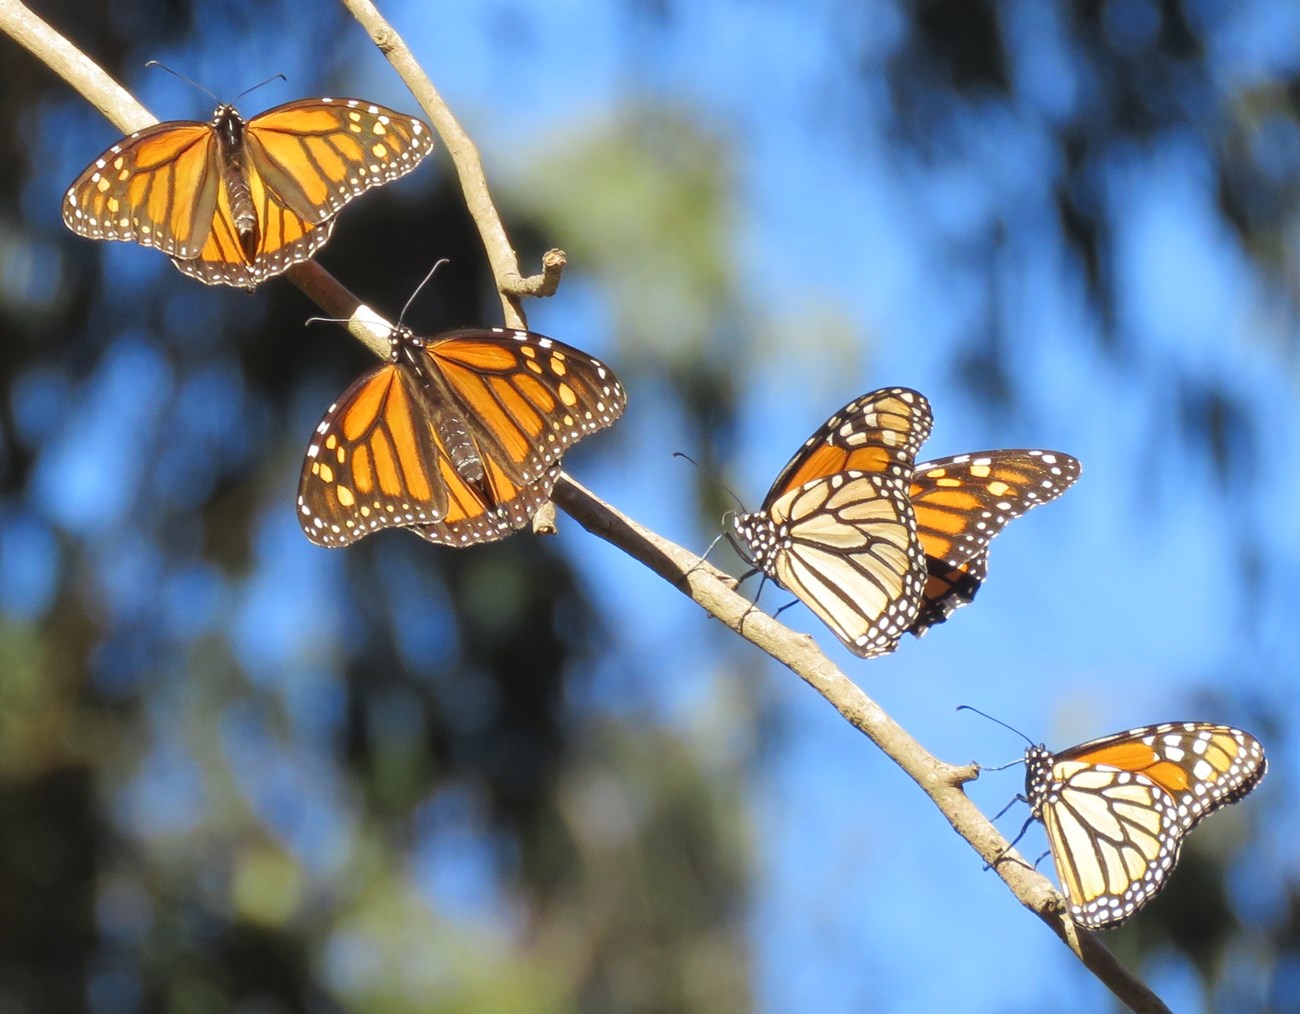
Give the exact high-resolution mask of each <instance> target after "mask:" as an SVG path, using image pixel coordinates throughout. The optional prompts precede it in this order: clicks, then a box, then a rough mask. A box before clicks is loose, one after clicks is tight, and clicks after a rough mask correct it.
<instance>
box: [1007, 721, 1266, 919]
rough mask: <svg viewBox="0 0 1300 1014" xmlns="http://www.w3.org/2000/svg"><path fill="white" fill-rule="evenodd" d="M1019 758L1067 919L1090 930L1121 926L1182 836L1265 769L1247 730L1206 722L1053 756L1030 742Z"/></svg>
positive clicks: (1137, 733) (1159, 878) (1149, 892)
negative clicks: (1065, 900) (1066, 903)
mask: <svg viewBox="0 0 1300 1014" xmlns="http://www.w3.org/2000/svg"><path fill="white" fill-rule="evenodd" d="M1026 759H1027V771H1026V789H1027V793H1026V794H1027V797H1028V799H1029V802H1030V805H1031V806H1032V808H1033V812H1034V815H1035V816H1036V817H1038V818H1039V819H1041V820H1042V822H1043V825H1044V827H1045V829H1046V831H1047V840H1048V844H1049V846H1050V847H1051V851H1052V857H1053V861H1054V862H1055V864H1056V869H1057V875H1058V876H1059V878H1060V880H1061V886H1062V888H1063V889H1064V891H1065V893H1066V896H1067V897H1068V899H1069V902H1070V912H1071V916H1072V917H1073V918H1074V920H1075V921H1076V922H1078V923H1079V924H1080V925H1082V926H1086V927H1088V928H1090V929H1102V928H1105V927H1107V926H1113V925H1117V924H1118V923H1120V922H1123V921H1124V920H1125V919H1127V918H1128V917H1129V916H1130V915H1132V914H1133V913H1134V912H1136V911H1137V910H1138V909H1139V908H1141V907H1142V906H1143V905H1145V904H1146V903H1147V902H1148V901H1150V900H1151V898H1153V897H1154V896H1155V895H1156V894H1157V893H1159V891H1160V890H1161V888H1162V887H1163V885H1164V882H1165V879H1166V877H1167V876H1168V874H1169V872H1170V871H1171V870H1172V869H1173V867H1174V865H1175V864H1176V863H1177V861H1178V853H1179V849H1180V848H1181V845H1182V839H1183V836H1184V835H1186V834H1187V832H1188V831H1190V830H1191V829H1192V827H1194V826H1195V825H1196V824H1197V822H1198V821H1200V820H1201V819H1202V818H1203V817H1205V816H1206V815H1208V814H1210V813H1212V812H1213V811H1214V810H1216V809H1218V808H1219V807H1221V806H1223V805H1225V804H1227V803H1231V802H1235V801H1236V800H1238V799H1240V798H1241V797H1242V796H1244V795H1246V794H1247V793H1248V792H1250V791H1251V790H1252V789H1253V788H1254V787H1255V786H1256V785H1257V784H1258V783H1259V780H1260V779H1261V778H1262V777H1263V776H1264V772H1265V770H1266V768H1267V763H1266V761H1265V758H1264V750H1263V747H1262V746H1261V745H1260V743H1259V741H1258V740H1256V739H1255V738H1254V737H1253V736H1251V735H1250V734H1248V733H1245V732H1242V731H1241V730H1240V729H1233V728H1231V727H1229V726H1224V725H1210V724H1207V723H1203V722H1169V723H1164V724H1162V725H1153V726H1145V727H1143V728H1139V729H1131V730H1129V731H1127V732H1122V733H1117V734H1116V735H1113V736H1107V737H1104V738H1102V739H1098V740H1092V741H1090V742H1088V743H1083V744H1080V745H1079V746H1076V747H1072V748H1070V749H1069V750H1065V751H1062V752H1061V753H1059V754H1051V753H1049V752H1048V751H1047V750H1045V749H1044V748H1043V747H1041V746H1039V747H1033V748H1031V749H1030V751H1029V752H1028V754H1027V758H1026Z"/></svg>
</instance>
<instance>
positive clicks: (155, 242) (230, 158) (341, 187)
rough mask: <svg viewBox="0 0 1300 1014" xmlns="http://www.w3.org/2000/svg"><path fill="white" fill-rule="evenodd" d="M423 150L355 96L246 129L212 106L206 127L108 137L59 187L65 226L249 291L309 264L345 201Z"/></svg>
mask: <svg viewBox="0 0 1300 1014" xmlns="http://www.w3.org/2000/svg"><path fill="white" fill-rule="evenodd" d="M432 150H433V136H432V134H431V132H430V130H429V127H428V126H427V125H426V124H425V123H423V122H421V121H420V120H417V119H415V118H414V117H411V116H405V115H403V114H402V113H397V112H394V111H393V110H391V109H387V108H385V107H383V106H379V105H375V104H374V103H373V102H366V101H364V100H362V99H344V98H322V99H303V100H301V101H298V102H289V103H286V104H285V105H282V106H277V107H276V108H274V109H269V110H267V111H266V112H264V113H260V114H258V115H257V116H254V117H252V118H251V119H250V120H248V121H247V122H245V121H244V119H243V118H242V117H241V116H240V115H239V113H238V112H237V111H236V110H235V108H234V106H230V105H221V106H218V107H217V110H216V112H215V113H214V114H213V117H212V120H211V122H209V123H202V122H199V121H196V120H172V121H169V122H166V123H156V124H154V125H153V126H151V127H146V128H145V129H144V130H139V131H136V132H135V133H134V134H132V135H131V136H130V137H126V138H123V139H122V140H120V141H118V142H117V143H116V144H114V145H113V146H112V147H110V148H109V149H108V150H107V151H105V152H104V153H103V154H102V155H100V156H99V157H98V158H97V159H95V160H94V161H93V162H92V163H91V164H90V165H89V166H87V167H86V169H85V170H84V171H83V172H82V173H81V175H80V176H78V177H77V179H76V181H75V182H73V184H72V186H71V187H69V188H68V192H67V195H66V196H65V197H64V200H63V220H64V222H65V223H66V224H67V226H68V228H70V229H72V230H73V232H76V233H79V234H80V235H82V236H87V237H89V238H91V239H113V240H129V241H132V242H135V243H140V244H141V245H143V246H149V247H155V248H157V249H159V250H161V251H163V252H164V253H166V254H168V255H170V256H171V258H172V261H173V263H175V265H176V266H177V267H178V268H180V270H181V271H183V272H185V273H186V274H187V275H190V276H192V277H194V278H197V279H198V280H199V281H201V282H206V283H207V284H210V285H211V284H223V285H239V286H243V287H244V288H249V289H251V288H253V287H254V286H256V285H257V284H258V283H260V282H262V281H263V280H264V279H266V278H268V277H270V276H272V275H275V274H279V273H280V272H282V271H284V270H285V269H286V268H288V267H290V266H291V265H294V264H297V263H300V262H301V261H305V260H307V259H308V258H310V257H311V256H312V254H314V253H315V252H316V251H317V250H318V249H319V248H320V247H321V245H322V244H323V243H324V242H325V241H326V240H327V239H329V236H330V232H331V230H332V229H333V228H334V216H335V215H336V214H337V213H338V212H339V210H340V209H341V208H342V207H343V206H344V205H345V204H347V202H348V201H350V200H352V199H353V198H354V197H357V196H359V195H360V194H362V193H364V192H365V191H367V190H369V189H370V188H371V187H376V186H379V185H380V184H382V183H387V182H388V181H389V180H393V179H396V178H397V177H399V176H402V175H404V174H406V173H408V172H410V171H411V170H412V169H414V168H415V167H416V166H417V165H418V164H419V162H420V160H421V159H423V158H424V156H425V155H427V154H429V152H430V151H432Z"/></svg>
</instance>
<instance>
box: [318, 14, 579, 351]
mask: <svg viewBox="0 0 1300 1014" xmlns="http://www.w3.org/2000/svg"><path fill="white" fill-rule="evenodd" d="M343 6H345V7H346V8H347V9H348V10H349V11H350V12H351V13H352V16H353V17H354V18H356V19H357V21H358V22H360V23H361V26H362V27H363V28H365V30H366V31H367V32H368V33H369V35H370V38H371V40H372V41H373V42H374V44H375V45H376V46H377V47H378V48H379V51H380V52H381V53H383V54H384V56H385V57H386V58H387V60H388V62H389V63H391V64H392V65H393V69H394V70H396V71H397V73H398V75H399V76H400V77H401V79H402V80H403V81H404V82H406V87H407V88H409V89H410V90H411V94H412V95H414V96H415V100H416V101H417V102H419V103H420V107H421V108H422V109H423V110H424V112H425V114H426V115H427V116H428V117H429V120H430V122H432V124H433V127H434V129H435V130H436V131H438V136H439V137H440V138H442V143H443V144H444V145H446V147H447V152H448V154H449V155H451V160H452V162H454V163H455V165H456V174H457V176H458V177H459V178H460V186H461V190H462V192H463V193H464V195H465V206H466V207H467V208H468V209H469V213H470V215H471V216H472V217H473V219H474V223H475V225H477V226H478V231H479V236H481V237H482V240H483V249H484V250H485V251H486V252H487V257H488V262H489V263H490V264H491V265H492V274H493V276H494V277H495V279H496V284H497V291H498V293H499V294H500V296H501V309H502V312H503V314H504V315H505V321H506V325H507V326H508V327H527V326H528V318H527V315H526V314H525V313H524V307H523V300H524V297H525V296H549V295H551V294H553V293H554V292H555V289H556V287H557V286H558V285H559V284H560V275H561V274H562V273H563V271H564V264H565V256H564V252H563V251H562V250H550V251H548V252H547V254H546V255H545V256H544V257H543V258H542V273H541V274H538V275H530V276H528V277H525V276H523V275H521V274H520V273H519V257H518V255H517V254H516V253H515V248H514V247H513V246H511V245H510V237H509V236H507V235H506V230H505V227H504V226H502V224H501V216H500V215H498V214H497V209H496V205H494V204H493V203H492V195H491V194H490V192H489V191H488V185H487V177H486V176H485V175H484V172H483V160H482V158H481V157H480V156H479V152H478V147H477V146H476V145H475V144H474V142H473V141H472V140H471V139H470V136H469V134H467V133H466V132H465V128H464V127H462V126H461V125H460V121H459V120H457V119H456V117H455V116H454V115H453V114H452V111H451V109H450V108H449V107H448V106H447V103H446V102H444V101H443V98H442V96H441V95H440V94H439V93H438V89H437V88H435V87H434V86H433V82H432V81H430V80H429V78H428V75H426V74H425V73H424V69H423V68H422V67H421V66H420V64H419V62H418V61H417V60H416V59H415V57H414V56H412V55H411V51H410V50H409V49H408V48H407V46H406V43H405V42H403V41H402V37H401V36H400V35H398V34H397V32H396V30H395V29H394V28H393V26H392V25H390V24H389V23H388V22H387V21H385V20H384V17H383V15H381V14H380V13H379V10H378V9H377V8H376V7H375V5H374V4H373V3H371V2H370V0H343Z"/></svg>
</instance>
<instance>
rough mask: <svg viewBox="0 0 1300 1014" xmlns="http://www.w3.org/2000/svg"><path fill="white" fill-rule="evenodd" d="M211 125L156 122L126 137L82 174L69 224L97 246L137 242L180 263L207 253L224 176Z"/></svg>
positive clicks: (69, 203) (66, 216)
mask: <svg viewBox="0 0 1300 1014" xmlns="http://www.w3.org/2000/svg"><path fill="white" fill-rule="evenodd" d="M212 136H213V135H212V126H211V124H208V123H197V122H189V121H181V120H178V121H173V122H171V123H155V124H154V125H153V126H151V127H146V128H145V129H144V130H138V131H136V132H135V133H134V134H132V135H131V136H130V137H124V138H123V139H122V140H120V141H118V142H117V143H116V144H115V145H113V146H112V147H111V148H109V149H108V150H107V151H105V152H104V153H103V154H102V155H100V156H99V158H97V159H95V161H94V162H92V163H91V164H90V165H89V166H87V167H86V168H85V170H83V171H82V173H81V175H80V176H78V177H77V179H76V180H75V181H74V182H73V184H72V186H71V187H69V188H68V192H67V194H66V195H65V197H64V199H63V221H64V223H65V224H66V225H67V226H68V228H69V229H71V230H72V231H73V232H75V233H77V234H79V235H81V236H86V237H88V238H90V239H109V240H129V241H132V242H135V243H139V244H141V245H142V246H151V247H156V248H157V249H159V250H162V251H163V252H164V253H168V254H172V255H174V256H178V257H193V256H194V255H195V254H196V253H197V252H198V251H199V249H200V248H201V247H202V245H203V242H204V239H205V238H206V236H207V232H208V227H209V225H210V224H211V221H212V215H213V212H214V210H215V208H216V201H217V191H218V190H219V189H220V180H219V176H220V170H219V168H218V166H217V163H216V146H215V145H214V144H212V143H211V141H212Z"/></svg>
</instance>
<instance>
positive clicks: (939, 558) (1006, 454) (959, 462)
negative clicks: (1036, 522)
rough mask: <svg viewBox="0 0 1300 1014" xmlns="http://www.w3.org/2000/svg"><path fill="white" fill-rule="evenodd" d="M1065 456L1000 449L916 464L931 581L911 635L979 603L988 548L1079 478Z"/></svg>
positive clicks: (919, 522)
mask: <svg viewBox="0 0 1300 1014" xmlns="http://www.w3.org/2000/svg"><path fill="white" fill-rule="evenodd" d="M1080 471H1081V466H1080V464H1079V461H1078V459H1077V458H1074V457H1071V456H1070V455H1068V454H1064V453H1062V452H1060V451H1041V450H1019V449H1017V450H998V451H977V452H975V453H974V454H959V455H955V456H953V457H949V458H940V459H938V460H935V461H927V462H924V463H923V464H920V465H917V466H916V468H915V470H914V471H913V473H912V482H911V498H912V506H913V507H914V508H915V510H916V530H917V534H918V536H919V537H920V540H921V545H922V546H923V547H924V548H925V554H926V569H927V571H928V573H929V575H930V578H929V581H928V583H927V587H926V591H925V598H924V601H923V603H922V606H921V609H920V611H919V612H918V614H917V618H916V622H915V623H914V624H913V625H912V628H911V631H912V633H913V634H916V635H917V636H918V637H919V636H920V635H921V634H923V633H925V631H926V630H927V629H929V627H931V626H932V625H933V624H935V623H941V622H943V621H944V620H945V619H947V617H948V616H949V615H950V614H951V613H952V612H953V610H955V609H958V608H960V607H961V606H964V605H966V604H968V603H969V602H970V601H971V600H972V599H974V597H975V593H976V592H977V591H978V590H979V587H980V584H981V583H982V582H983V581H984V578H985V577H986V575H987V574H988V547H989V543H990V542H991V541H992V540H993V538H994V536H996V535H997V534H998V533H999V532H1001V531H1002V529H1003V528H1005V527H1006V525H1007V523H1008V522H1010V521H1011V520H1012V519H1014V518H1018V517H1020V516H1021V515H1022V514H1024V513H1026V512H1027V511H1029V510H1032V509H1033V508H1034V507H1037V506H1038V505H1039V504H1044V503H1048V502H1050V501H1052V500H1055V499H1056V498H1057V497H1058V496H1060V495H1061V494H1062V493H1064V492H1065V491H1066V490H1067V489H1069V488H1070V487H1071V486H1072V485H1074V483H1075V481H1076V480H1077V479H1078V478H1079V473H1080Z"/></svg>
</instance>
